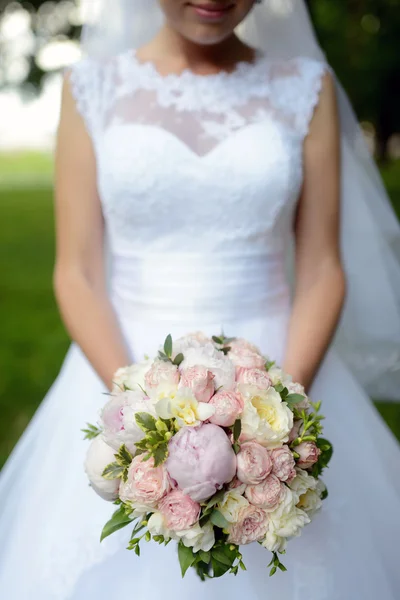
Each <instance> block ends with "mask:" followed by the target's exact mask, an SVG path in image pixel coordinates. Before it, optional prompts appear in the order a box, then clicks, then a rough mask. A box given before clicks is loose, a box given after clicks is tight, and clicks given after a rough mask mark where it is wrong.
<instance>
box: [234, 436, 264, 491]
mask: <svg viewBox="0 0 400 600" xmlns="http://www.w3.org/2000/svg"><path fill="white" fill-rule="evenodd" d="M271 470H272V462H271V459H270V457H269V454H268V451H267V450H266V449H265V448H264V447H263V446H261V445H260V444H258V443H257V442H245V443H244V444H242V445H241V447H240V452H239V453H238V455H237V476H238V479H240V481H242V482H243V483H246V484H249V485H256V484H257V483H260V482H261V481H263V479H265V478H266V477H268V475H269V474H270V473H271Z"/></svg>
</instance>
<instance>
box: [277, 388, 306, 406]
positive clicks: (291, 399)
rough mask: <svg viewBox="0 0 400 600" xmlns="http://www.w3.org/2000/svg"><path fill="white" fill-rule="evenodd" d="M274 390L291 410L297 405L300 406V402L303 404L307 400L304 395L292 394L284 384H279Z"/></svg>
mask: <svg viewBox="0 0 400 600" xmlns="http://www.w3.org/2000/svg"><path fill="white" fill-rule="evenodd" d="M274 389H275V391H276V392H278V394H279V395H280V397H281V398H282V401H283V402H286V404H287V405H288V406H289V408H291V409H293V408H294V407H295V406H296V404H300V402H303V400H305V396H303V395H302V394H291V393H290V392H289V390H288V389H287V387H285V386H284V385H283V383H277V384H276V385H274Z"/></svg>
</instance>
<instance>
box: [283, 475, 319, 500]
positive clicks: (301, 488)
mask: <svg viewBox="0 0 400 600" xmlns="http://www.w3.org/2000/svg"><path fill="white" fill-rule="evenodd" d="M289 487H290V489H291V490H292V492H293V493H294V494H295V495H296V496H297V499H299V498H300V496H302V495H303V494H306V493H307V492H308V491H309V490H315V489H316V487H317V480H316V479H315V477H313V476H312V475H310V474H309V473H307V471H304V470H303V469H299V467H296V477H294V479H292V481H291V482H290V483H289Z"/></svg>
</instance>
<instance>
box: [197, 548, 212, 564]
mask: <svg viewBox="0 0 400 600" xmlns="http://www.w3.org/2000/svg"><path fill="white" fill-rule="evenodd" d="M199 556H200V558H201V560H202V561H203V562H204V563H206V564H208V563H209V562H210V560H211V552H204V551H203V550H200V552H199Z"/></svg>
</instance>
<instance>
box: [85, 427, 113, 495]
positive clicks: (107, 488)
mask: <svg viewBox="0 0 400 600" xmlns="http://www.w3.org/2000/svg"><path fill="white" fill-rule="evenodd" d="M114 453H115V450H113V449H112V448H111V447H110V446H108V445H107V444H106V443H105V442H104V440H103V439H102V438H101V436H98V437H96V438H95V439H94V440H93V441H92V442H91V444H90V446H89V449H88V451H87V454H86V460H85V471H86V475H87V476H88V478H89V481H90V485H91V486H92V488H93V489H94V491H95V492H96V494H98V495H99V496H100V497H101V498H103V500H108V501H109V502H113V501H114V500H116V499H117V498H118V489H119V483H120V479H112V480H108V479H104V477H103V471H104V469H105V468H106V467H107V465H109V464H110V463H112V462H114V461H115V455H114Z"/></svg>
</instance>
